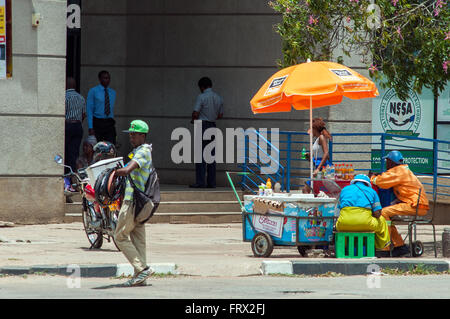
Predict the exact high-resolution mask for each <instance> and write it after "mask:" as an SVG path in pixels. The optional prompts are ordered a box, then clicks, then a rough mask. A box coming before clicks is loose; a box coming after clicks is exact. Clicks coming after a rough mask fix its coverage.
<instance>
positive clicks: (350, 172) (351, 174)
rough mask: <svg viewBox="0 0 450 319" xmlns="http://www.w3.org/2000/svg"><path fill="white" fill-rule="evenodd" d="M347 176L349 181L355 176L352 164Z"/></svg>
mask: <svg viewBox="0 0 450 319" xmlns="http://www.w3.org/2000/svg"><path fill="white" fill-rule="evenodd" d="M348 175H349V177H348V179H350V180H351V179H353V177H354V176H355V170H354V169H353V164H350V169H349V172H348Z"/></svg>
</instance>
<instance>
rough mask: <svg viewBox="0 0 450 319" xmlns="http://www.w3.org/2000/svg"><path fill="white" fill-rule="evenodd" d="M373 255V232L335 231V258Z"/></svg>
mask: <svg viewBox="0 0 450 319" xmlns="http://www.w3.org/2000/svg"><path fill="white" fill-rule="evenodd" d="M364 257H375V233H344V232H338V233H336V258H355V259H356V258H364Z"/></svg>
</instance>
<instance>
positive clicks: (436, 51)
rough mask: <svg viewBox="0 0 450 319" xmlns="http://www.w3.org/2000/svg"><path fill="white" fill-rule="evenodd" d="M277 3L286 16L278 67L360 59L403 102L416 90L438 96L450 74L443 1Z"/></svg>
mask: <svg viewBox="0 0 450 319" xmlns="http://www.w3.org/2000/svg"><path fill="white" fill-rule="evenodd" d="M371 2H373V1H368V0H274V1H270V2H269V5H270V6H271V7H272V8H273V9H274V10H275V11H277V12H279V13H280V14H281V16H282V21H281V22H280V23H279V24H277V25H276V26H275V28H276V32H277V33H279V34H280V36H281V38H282V40H283V59H282V60H280V61H278V64H279V66H280V67H287V66H290V65H294V64H298V63H301V62H305V61H306V60H307V59H308V58H309V59H311V60H313V61H320V60H330V61H336V62H338V63H342V62H343V55H346V56H349V57H351V56H354V55H357V56H360V57H361V62H362V63H363V64H364V65H365V66H366V67H367V68H368V70H369V73H370V75H371V77H372V78H374V79H376V80H378V82H379V83H381V85H382V86H383V87H393V88H394V89H395V90H396V92H397V94H398V96H399V97H400V98H402V99H405V98H406V97H407V96H408V91H409V89H410V88H412V89H413V90H414V91H416V92H418V93H421V91H422V89H423V87H426V88H429V89H431V90H433V93H434V94H435V96H438V95H439V93H440V92H441V91H442V90H443V89H444V88H445V85H446V84H447V81H448V79H449V75H450V70H448V68H449V67H450V61H449V60H450V59H449V53H450V52H449V51H450V50H449V49H450V27H449V19H450V17H449V12H450V10H449V3H447V2H446V1H442V0H428V1H423V0H422V1H421V0H416V1H406V0H377V1H375V3H371Z"/></svg>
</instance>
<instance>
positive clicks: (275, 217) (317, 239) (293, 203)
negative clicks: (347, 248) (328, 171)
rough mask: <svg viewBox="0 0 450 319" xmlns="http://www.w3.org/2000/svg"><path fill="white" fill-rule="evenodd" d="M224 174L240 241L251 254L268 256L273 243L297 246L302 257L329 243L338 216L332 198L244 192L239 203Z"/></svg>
mask: <svg viewBox="0 0 450 319" xmlns="http://www.w3.org/2000/svg"><path fill="white" fill-rule="evenodd" d="M237 174H238V175H241V174H239V173H237ZM227 175H228V179H229V181H230V184H231V186H232V188H233V190H234V191H235V194H236V196H237V198H238V201H239V203H240V205H241V209H242V232H243V241H246V242H251V247H252V251H253V254H254V256H255V257H269V256H270V255H271V254H272V251H273V249H274V247H275V246H297V249H298V251H299V253H300V254H301V255H302V256H305V255H306V251H307V250H308V249H310V248H312V247H315V246H328V245H330V244H331V243H332V242H333V238H334V236H333V228H334V224H335V221H336V219H337V217H338V212H337V209H336V207H337V199H336V198H330V197H324V198H316V197H314V195H313V194H297V193H274V194H273V195H272V196H259V195H244V204H242V201H241V200H240V198H239V196H238V194H237V193H236V190H235V188H234V184H233V181H232V179H231V177H230V175H229V172H227ZM271 203H278V204H279V203H281V205H279V206H278V207H277V208H276V209H273V208H274V207H272V208H270V207H268V206H270V205H271ZM264 205H265V206H264ZM272 205H273V204H272ZM275 206H276V205H275Z"/></svg>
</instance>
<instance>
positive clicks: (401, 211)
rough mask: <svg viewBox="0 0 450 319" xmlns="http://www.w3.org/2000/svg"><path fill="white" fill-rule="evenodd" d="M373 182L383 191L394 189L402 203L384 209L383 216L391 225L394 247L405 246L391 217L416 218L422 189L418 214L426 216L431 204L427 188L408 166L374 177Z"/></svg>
mask: <svg viewBox="0 0 450 319" xmlns="http://www.w3.org/2000/svg"><path fill="white" fill-rule="evenodd" d="M371 182H372V184H374V185H377V186H378V187H380V188H383V189H388V188H393V191H394V194H395V196H396V197H397V199H398V200H399V201H400V203H398V204H394V205H391V206H387V207H384V208H383V209H382V211H381V214H382V215H383V217H384V218H385V219H386V221H387V222H388V224H389V225H390V227H389V228H390V233H391V241H392V242H393V244H394V246H395V247H399V246H403V245H404V244H405V243H404V242H403V238H402V237H401V236H400V234H399V233H398V231H397V228H396V227H395V226H394V225H392V224H391V216H394V215H412V216H414V215H415V214H416V207H417V199H418V196H419V190H420V189H422V192H421V194H420V199H419V209H418V212H417V214H418V215H419V216H424V215H426V214H427V212H428V209H429V202H428V198H427V195H426V192H425V188H424V187H423V185H422V183H421V182H420V181H419V179H418V178H417V177H416V176H415V175H414V173H413V172H411V170H410V169H409V167H408V165H406V164H402V165H398V166H395V167H393V168H391V169H390V170H388V171H386V172H384V173H382V174H381V175H378V176H372V178H371Z"/></svg>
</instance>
